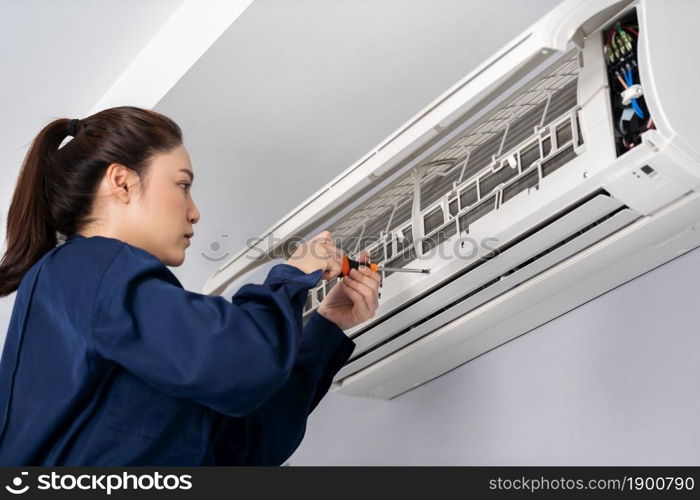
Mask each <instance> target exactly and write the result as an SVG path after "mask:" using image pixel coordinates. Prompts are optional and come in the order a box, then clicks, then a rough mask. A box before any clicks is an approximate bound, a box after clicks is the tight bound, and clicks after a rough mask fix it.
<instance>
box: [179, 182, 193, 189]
mask: <svg viewBox="0 0 700 500" xmlns="http://www.w3.org/2000/svg"><path fill="white" fill-rule="evenodd" d="M180 185H181V186H185V191H188V190H189V189H190V186H191V185H192V184H190V183H188V182H181V183H180Z"/></svg>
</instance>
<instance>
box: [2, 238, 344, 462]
mask: <svg viewBox="0 0 700 500" xmlns="http://www.w3.org/2000/svg"><path fill="white" fill-rule="evenodd" d="M321 273H322V272H321V270H317V271H314V272H313V273H308V274H307V273H304V272H303V271H301V270H299V269H298V268H296V267H294V266H290V265H288V264H283V263H281V264H277V265H276V266H274V267H272V269H271V270H270V272H269V273H268V275H267V277H266V279H265V281H264V283H262V284H246V285H244V286H242V287H241V288H240V289H239V290H238V292H236V293H235V294H234V295H233V296H232V298H231V301H230V302H229V301H227V300H226V299H225V298H223V297H220V296H209V295H204V294H200V293H195V292H190V291H187V290H185V289H183V288H182V285H181V284H180V282H179V280H178V279H177V278H176V277H175V275H174V274H173V273H172V272H171V271H170V270H169V269H168V268H167V267H166V266H165V265H164V264H163V263H162V262H161V261H160V260H159V259H157V258H156V257H155V256H154V255H152V254H151V253H149V252H147V251H145V250H143V249H141V248H138V247H136V246H132V245H129V244H127V243H124V242H122V241H120V240H117V239H114V238H107V237H103V236H92V237H84V236H80V235H72V236H70V237H69V239H68V240H67V241H66V242H65V243H63V244H61V245H58V246H57V247H56V248H54V249H52V250H51V251H49V252H47V253H46V255H44V256H43V257H42V258H41V259H40V260H39V261H38V262H37V263H36V264H35V265H34V266H32V268H31V269H30V270H29V271H28V272H27V274H26V275H25V276H24V278H23V280H22V282H21V284H20V287H19V289H18V291H17V295H16V298H15V305H14V309H13V312H12V317H11V320H10V325H9V329H8V333H7V338H6V341H5V346H4V349H3V354H2V360H1V362H0V465H17V466H19V465H279V464H281V463H283V462H284V461H285V460H286V459H287V458H288V457H289V456H290V455H291V454H292V453H293V451H294V450H295V449H296V448H297V446H298V445H299V443H300V442H301V439H302V437H303V436H304V433H305V430H306V419H307V417H308V415H309V413H310V412H311V411H312V410H313V409H314V408H315V407H316V405H317V404H318V402H319V401H320V400H321V398H322V397H323V396H324V395H325V394H326V393H327V392H328V389H329V388H330V385H331V381H332V378H333V376H334V375H335V374H336V373H337V372H338V370H340V368H341V367H342V366H343V364H344V363H345V362H346V361H347V359H348V358H349V357H350V355H351V353H352V351H353V349H354V347H355V343H354V342H353V341H352V340H351V339H350V338H349V337H348V336H347V335H346V334H345V333H344V332H343V330H342V329H340V328H339V327H338V326H337V325H336V324H335V323H333V322H331V321H329V320H327V319H326V318H324V317H323V316H321V315H319V314H318V313H313V314H312V316H311V317H310V319H309V320H308V321H307V323H306V324H304V323H303V322H302V308H303V305H304V302H305V300H306V296H307V293H308V290H309V289H310V288H312V287H314V286H315V285H316V284H317V283H318V281H319V280H320V278H321Z"/></svg>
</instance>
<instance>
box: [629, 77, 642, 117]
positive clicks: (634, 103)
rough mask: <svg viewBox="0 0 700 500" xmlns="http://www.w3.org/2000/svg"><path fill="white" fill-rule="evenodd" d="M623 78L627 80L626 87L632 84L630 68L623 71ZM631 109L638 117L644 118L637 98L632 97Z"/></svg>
mask: <svg viewBox="0 0 700 500" xmlns="http://www.w3.org/2000/svg"><path fill="white" fill-rule="evenodd" d="M625 80H626V82H627V86H628V87H631V86H632V85H634V80H633V79H632V68H628V69H627V72H626V73H625ZM632 109H634V112H635V114H636V115H637V116H638V117H639V118H641V119H642V120H643V119H644V112H643V111H642V108H641V106H639V103H638V102H637V99H635V98H634V97H633V98H632Z"/></svg>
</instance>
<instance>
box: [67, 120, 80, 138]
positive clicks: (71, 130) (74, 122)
mask: <svg viewBox="0 0 700 500" xmlns="http://www.w3.org/2000/svg"><path fill="white" fill-rule="evenodd" d="M79 121H80V120H79V119H78V118H73V119H72V120H71V121H70V127H69V128H68V135H70V136H71V137H75V127H76V125H78V122H79Z"/></svg>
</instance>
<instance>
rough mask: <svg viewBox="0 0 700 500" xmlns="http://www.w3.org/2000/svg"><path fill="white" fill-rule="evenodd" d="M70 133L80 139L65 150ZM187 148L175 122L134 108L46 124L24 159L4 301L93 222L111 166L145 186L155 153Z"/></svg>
mask: <svg viewBox="0 0 700 500" xmlns="http://www.w3.org/2000/svg"><path fill="white" fill-rule="evenodd" d="M71 126H72V128H73V130H72V129H71ZM70 133H73V134H74V137H73V138H72V139H71V140H70V141H68V142H67V143H66V144H64V145H63V146H61V144H62V141H63V140H64V139H66V138H67V136H68V135H69V134H70ZM181 144H182V131H181V129H180V127H179V126H178V125H177V124H176V123H175V122H174V121H172V120H171V119H170V118H168V117H166V116H165V115H162V114H160V113H157V112H155V111H152V110H146V109H142V108H136V107H132V106H120V107H116V108H110V109H106V110H103V111H100V112H99V113H96V114H94V115H92V116H89V117H87V118H84V119H82V120H79V121H76V120H70V119H68V118H60V119H57V120H54V121H52V122H51V123H49V124H48V125H46V126H45V127H44V128H43V129H42V130H41V131H40V132H39V134H38V135H37V136H36V137H35V138H34V140H33V141H32V144H31V146H30V148H29V151H28V152H27V155H26V157H25V158H24V161H23V163H22V167H21V169H20V172H19V177H18V179H17V184H16V186H15V191H14V194H13V196H12V202H11V204H10V209H9V211H8V213H7V235H6V239H7V249H6V252H5V255H4V256H3V258H2V260H0V297H4V296H6V295H9V294H10V293H12V292H13V291H15V290H17V288H18V287H19V285H20V283H21V281H22V278H23V277H24V275H25V274H26V272H27V271H28V270H29V269H30V268H31V267H32V266H33V265H34V264H35V263H36V262H37V261H38V260H39V259H40V258H41V257H42V256H43V255H44V254H45V253H46V252H48V251H49V250H51V249H52V248H54V247H55V246H56V245H57V244H58V243H59V240H62V239H64V238H65V237H66V236H68V235H69V234H72V233H74V232H78V231H79V230H80V229H81V228H82V227H83V226H84V225H85V224H88V223H90V222H93V220H94V219H93V218H92V217H91V210H92V202H93V198H94V195H95V192H96V190H97V188H98V186H99V183H100V181H101V180H102V177H103V176H104V174H105V172H106V170H107V167H108V166H109V165H110V164H112V163H120V164H123V165H126V166H128V167H129V168H130V169H132V170H134V171H135V172H136V173H137V174H138V176H139V177H140V178H142V179H143V178H144V177H145V175H146V173H147V169H148V165H149V160H150V157H151V156H152V155H153V154H155V153H157V152H168V151H170V150H172V149H174V148H176V147H177V146H179V145H181Z"/></svg>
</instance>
